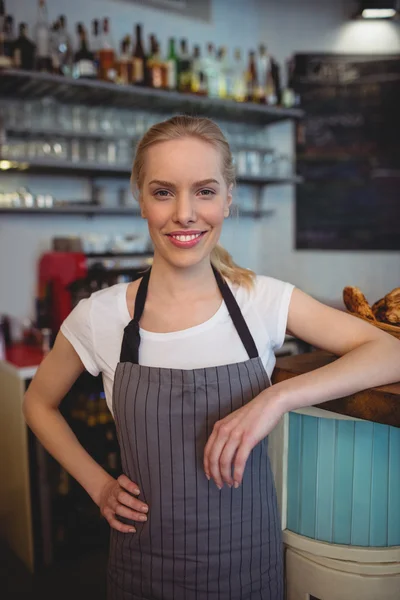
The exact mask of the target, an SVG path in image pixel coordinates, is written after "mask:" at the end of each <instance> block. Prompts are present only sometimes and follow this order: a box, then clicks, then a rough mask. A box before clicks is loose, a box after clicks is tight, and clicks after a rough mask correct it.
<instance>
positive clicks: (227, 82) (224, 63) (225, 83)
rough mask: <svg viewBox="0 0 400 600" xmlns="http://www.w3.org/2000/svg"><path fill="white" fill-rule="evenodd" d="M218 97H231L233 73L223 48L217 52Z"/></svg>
mask: <svg viewBox="0 0 400 600" xmlns="http://www.w3.org/2000/svg"><path fill="white" fill-rule="evenodd" d="M218 63H219V66H218V96H219V97H220V98H224V99H227V98H232V97H233V72H232V65H231V63H230V61H229V57H228V52H227V49H226V48H225V47H222V48H220V49H219V51H218Z"/></svg>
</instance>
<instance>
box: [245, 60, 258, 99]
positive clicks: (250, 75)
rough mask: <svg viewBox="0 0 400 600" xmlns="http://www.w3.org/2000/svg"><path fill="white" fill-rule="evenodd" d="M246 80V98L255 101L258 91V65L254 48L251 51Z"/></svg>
mask: <svg viewBox="0 0 400 600" xmlns="http://www.w3.org/2000/svg"><path fill="white" fill-rule="evenodd" d="M246 82H247V90H246V100H247V102H254V101H255V100H256V93H257V67H256V53H255V52H254V51H253V50H251V51H250V52H249V64H248V67H247V74H246Z"/></svg>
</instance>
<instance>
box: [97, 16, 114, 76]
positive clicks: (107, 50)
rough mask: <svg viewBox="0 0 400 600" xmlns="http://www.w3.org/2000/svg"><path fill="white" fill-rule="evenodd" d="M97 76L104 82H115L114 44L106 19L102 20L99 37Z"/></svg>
mask: <svg viewBox="0 0 400 600" xmlns="http://www.w3.org/2000/svg"><path fill="white" fill-rule="evenodd" d="M99 62H100V69H99V76H100V79H103V80H104V81H115V78H116V70H115V51H114V43H113V39H112V36H111V33H110V22H109V20H108V18H107V17H106V18H104V19H103V32H102V36H101V47H100V50H99Z"/></svg>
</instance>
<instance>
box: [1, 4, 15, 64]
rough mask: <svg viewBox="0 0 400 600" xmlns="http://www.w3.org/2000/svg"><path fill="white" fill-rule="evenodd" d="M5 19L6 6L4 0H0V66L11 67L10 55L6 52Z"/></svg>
mask: <svg viewBox="0 0 400 600" xmlns="http://www.w3.org/2000/svg"><path fill="white" fill-rule="evenodd" d="M5 19H6V8H5V5H4V0H0V67H11V66H12V61H11V57H10V56H8V55H7V54H6V35H5Z"/></svg>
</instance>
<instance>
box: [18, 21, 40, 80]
mask: <svg viewBox="0 0 400 600" xmlns="http://www.w3.org/2000/svg"><path fill="white" fill-rule="evenodd" d="M27 33H28V27H27V25H26V23H20V25H19V36H18V37H17V39H16V40H15V43H14V65H15V66H16V67H17V68H19V69H24V70H25V71H32V70H33V68H34V65H35V44H34V43H33V42H32V41H31V40H30V39H29V38H28V35H27Z"/></svg>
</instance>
